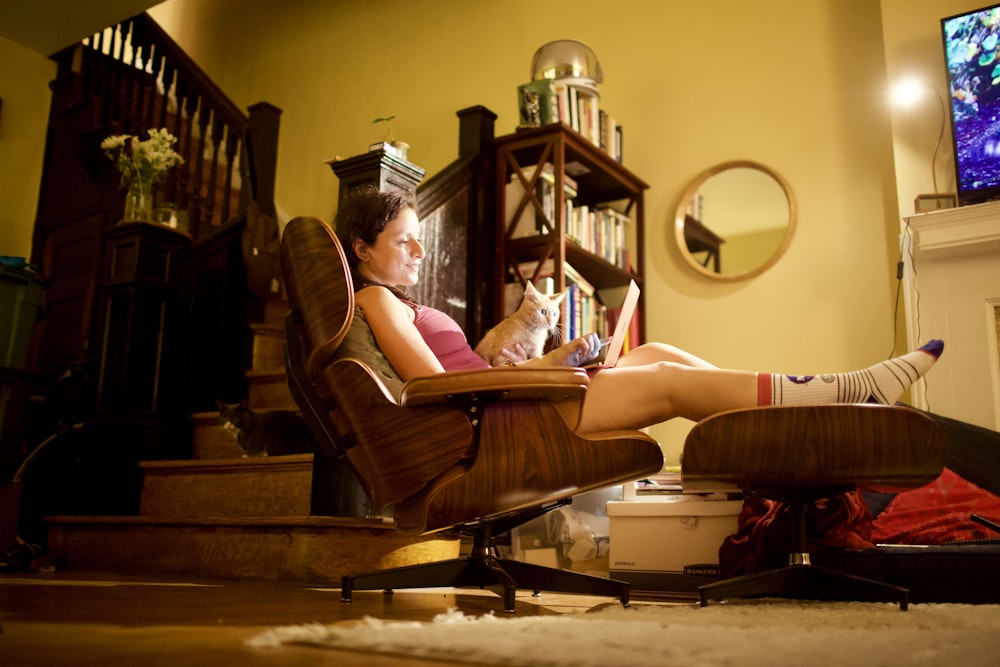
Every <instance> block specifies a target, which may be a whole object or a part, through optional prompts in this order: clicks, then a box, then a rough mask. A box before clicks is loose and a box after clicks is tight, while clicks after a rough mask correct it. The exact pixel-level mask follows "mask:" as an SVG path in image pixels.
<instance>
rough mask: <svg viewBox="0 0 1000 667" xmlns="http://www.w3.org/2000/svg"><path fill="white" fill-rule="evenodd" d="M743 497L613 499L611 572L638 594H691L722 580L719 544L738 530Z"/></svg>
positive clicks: (609, 515)
mask: <svg viewBox="0 0 1000 667" xmlns="http://www.w3.org/2000/svg"><path fill="white" fill-rule="evenodd" d="M742 507H743V501H742V500H703V499H701V496H663V497H660V498H657V499H656V500H649V501H630V502H609V503H608V518H609V519H610V524H611V525H610V552H609V575H610V576H611V578H613V579H621V580H624V581H628V582H629V583H630V584H631V585H632V590H633V591H635V592H649V593H654V594H664V595H668V596H674V595H676V596H679V597H691V596H694V595H697V591H698V587H699V586H702V585H704V584H707V583H711V582H713V581H718V580H719V547H720V546H721V545H722V542H723V541H724V540H725V539H726V537H728V536H729V535H732V534H735V533H736V529H737V517H738V516H739V513H740V510H741V509H742Z"/></svg>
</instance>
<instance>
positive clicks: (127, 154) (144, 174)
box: [101, 128, 184, 188]
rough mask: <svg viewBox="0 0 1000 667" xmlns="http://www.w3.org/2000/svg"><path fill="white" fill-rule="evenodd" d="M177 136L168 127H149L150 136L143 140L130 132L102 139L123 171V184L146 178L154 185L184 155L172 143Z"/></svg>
mask: <svg viewBox="0 0 1000 667" xmlns="http://www.w3.org/2000/svg"><path fill="white" fill-rule="evenodd" d="M175 143H177V137H175V136H174V135H172V134H170V132H168V131H167V130H166V128H161V129H152V130H149V139H146V140H145V141H139V138H138V137H135V136H132V135H130V134H113V135H111V136H109V137H107V138H105V139H104V141H102V142H101V149H103V150H104V152H105V153H107V156H108V157H109V158H110V159H111V160H112V161H113V162H114V163H115V166H117V167H118V171H119V172H121V175H122V181H121V183H122V188H127V187H128V186H129V184H131V183H133V182H136V181H142V182H145V183H148V184H149V185H152V184H153V183H155V182H156V181H157V180H159V178H160V177H161V176H162V175H163V174H165V173H166V172H167V170H168V169H170V168H171V167H173V166H174V165H178V164H183V162H184V159H183V158H182V157H181V156H180V154H178V153H177V152H175V151H174V149H173V148H172V146H173V145H174V144H175Z"/></svg>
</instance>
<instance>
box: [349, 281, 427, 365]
mask: <svg viewBox="0 0 1000 667" xmlns="http://www.w3.org/2000/svg"><path fill="white" fill-rule="evenodd" d="M354 303H355V304H356V305H357V306H358V307H360V308H361V310H363V311H364V312H365V319H367V320H368V325H369V326H370V327H371V329H372V333H373V334H374V335H375V341H376V342H377V343H378V346H379V348H380V349H381V350H382V354H384V355H385V358H386V359H388V360H389V363H390V364H392V367H393V368H394V369H395V370H396V373H398V374H399V377H400V378H402V379H403V380H404V381H408V380H412V379H413V378H415V377H420V376H423V375H433V374H434V373H444V368H443V367H442V366H441V362H439V361H438V359H437V357H435V356H434V353H433V352H431V349H430V348H429V347H428V346H427V343H425V342H424V339H423V338H422V337H421V335H420V332H419V331H417V327H416V325H414V323H413V320H414V312H413V309H412V308H410V307H409V306H408V305H406V304H405V303H403V302H402V301H400V300H399V299H398V298H396V296H395V295H394V294H393V293H392V292H390V291H389V290H387V289H386V288H384V287H365V288H364V289H362V290H359V291H358V292H357V293H356V294H355V295H354Z"/></svg>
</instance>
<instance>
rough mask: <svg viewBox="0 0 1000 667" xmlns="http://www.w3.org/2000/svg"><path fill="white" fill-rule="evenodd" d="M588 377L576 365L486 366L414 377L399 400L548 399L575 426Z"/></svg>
mask: <svg viewBox="0 0 1000 667" xmlns="http://www.w3.org/2000/svg"><path fill="white" fill-rule="evenodd" d="M589 384H590V378H589V377H588V376H587V373H586V372H585V371H583V370H581V369H579V368H558V367H555V368H538V369H535V368H489V369H483V370H472V371H451V372H448V373H439V374H437V375H427V376H424V377H419V378H414V379H412V380H410V381H409V382H407V383H406V386H404V387H403V393H402V394H401V396H400V399H399V402H400V404H401V405H403V406H404V407H407V408H414V407H422V406H429V405H442V404H446V405H454V404H457V403H463V402H467V401H471V400H475V401H477V402H479V403H486V404H488V403H492V402H495V401H537V400H542V401H549V402H551V403H555V404H556V405H557V407H558V408H559V411H560V413H562V416H563V419H565V420H566V424H567V425H568V426H569V427H570V428H571V429H575V428H576V426H577V424H579V422H580V410H581V409H582V408H583V399H584V397H585V396H586V394H587V387H588V385H589Z"/></svg>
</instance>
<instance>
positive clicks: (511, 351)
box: [490, 343, 528, 367]
mask: <svg viewBox="0 0 1000 667" xmlns="http://www.w3.org/2000/svg"><path fill="white" fill-rule="evenodd" d="M527 360H528V353H527V352H525V351H524V346H523V345H521V344H520V343H514V344H513V345H511V346H510V347H509V348H507V347H505V348H502V349H501V350H500V354H498V355H497V356H495V357H493V361H491V362H490V365H491V366H494V367H496V366H513V365H514V364H519V363H521V362H522V361H527Z"/></svg>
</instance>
